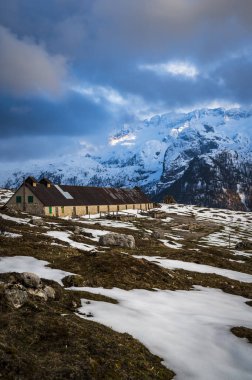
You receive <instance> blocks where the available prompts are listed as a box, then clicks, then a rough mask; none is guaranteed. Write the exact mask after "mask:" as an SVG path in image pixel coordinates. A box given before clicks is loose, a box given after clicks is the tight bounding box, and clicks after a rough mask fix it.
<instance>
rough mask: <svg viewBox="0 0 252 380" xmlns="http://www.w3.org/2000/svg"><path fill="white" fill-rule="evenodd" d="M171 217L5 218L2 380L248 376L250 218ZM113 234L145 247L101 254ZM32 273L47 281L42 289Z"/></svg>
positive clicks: (0, 231) (202, 212)
mask: <svg viewBox="0 0 252 380" xmlns="http://www.w3.org/2000/svg"><path fill="white" fill-rule="evenodd" d="M159 211H160V210H159ZM161 211H163V213H164V214H163V215H162V218H161V219H154V218H152V217H151V216H150V215H141V214H140V213H136V211H133V210H128V211H127V214H126V215H127V216H128V213H131V214H132V215H131V220H128V221H126V220H116V219H106V218H101V219H100V218H99V217H98V215H97V216H94V217H92V218H87V217H82V218H76V219H57V218H39V217H32V216H31V215H28V214H25V213H19V214H10V213H8V212H7V211H6V210H3V209H2V210H0V256H1V258H0V273H1V274H0V280H1V284H0V307H1V317H0V318H1V323H0V368H1V374H2V376H3V378H5V379H16V378H17V377H18V378H19V379H20V380H24V379H25V380H27V379H28V380H29V379H33V380H34V379H38V378H47V379H55V380H56V379H65V378H71V379H74V380H75V379H76V380H77V379H129V378H130V379H135V380H138V379H140V378H141V379H171V378H173V377H174V374H176V379H178V380H185V379H188V378H192V379H206V380H213V379H223V378H228V379H229V380H236V379H237V378H239V379H243V380H249V379H250V377H251V371H252V364H251V353H252V346H251V345H250V344H249V343H248V341H250V342H251V341H252V339H251V334H252V322H251V310H250V307H251V305H252V301H251V298H252V241H251V232H252V230H251V225H252V216H251V214H250V213H246V212H241V211H236V212H235V211H228V210H217V209H209V208H203V207H195V206H186V205H176V204H175V205H162V208H161ZM119 215H121V216H120V217H121V218H122V219H123V218H124V217H125V214H124V213H121V214H119ZM111 232H116V233H121V234H126V235H133V237H134V238H135V243H136V246H135V248H133V249H129V248H126V247H116V246H114V247H113V246H101V244H100V243H99V238H100V236H103V235H106V234H108V233H111ZM246 241H247V243H246V244H247V245H246V244H245V243H242V244H238V243H241V242H246ZM22 272H33V273H35V274H37V275H38V276H40V277H41V278H42V281H41V282H40V284H39V285H38V289H36V287H35V288H34V286H35V285H34V284H33V285H31V283H30V282H28V284H29V286H28V285H27V282H24V279H23V278H24V277H22V276H23V275H21V274H19V273H22ZM29 281H31V280H29ZM25 284H26V285H25ZM48 288H50V289H48ZM46 289H47V292H46ZM153 289H155V291H153ZM49 290H50V291H49ZM20 292H21V293H22V297H21V296H20V295H21V293H20ZM14 294H15V297H16V298H15V297H14ZM17 295H19V296H18V297H17ZM7 296H8V297H7ZM24 296H25V297H24ZM17 302H19V304H18V306H17ZM10 337H11V339H10ZM239 337H240V338H246V339H240V338H239ZM199 352H200V362H199ZM156 355H157V356H156ZM212 363H214V366H213V365H212Z"/></svg>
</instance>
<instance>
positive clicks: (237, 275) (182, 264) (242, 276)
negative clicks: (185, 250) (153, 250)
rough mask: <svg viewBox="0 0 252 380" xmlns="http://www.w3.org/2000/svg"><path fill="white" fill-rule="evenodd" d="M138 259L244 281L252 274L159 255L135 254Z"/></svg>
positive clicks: (251, 277) (249, 280)
mask: <svg viewBox="0 0 252 380" xmlns="http://www.w3.org/2000/svg"><path fill="white" fill-rule="evenodd" d="M133 257H135V258H136V259H145V260H148V261H151V262H153V263H154V264H157V265H159V266H161V267H163V268H166V269H184V270H188V271H190V272H199V273H215V274H218V275H220V276H224V277H228V278H230V279H232V280H236V281H242V282H249V283H250V282H251V283H252V275H251V274H247V273H242V272H236V271H233V270H229V269H222V268H217V267H212V266H210V265H203V264H196V263H191V262H186V261H180V260H170V259H164V258H162V257H158V256H136V255H133Z"/></svg>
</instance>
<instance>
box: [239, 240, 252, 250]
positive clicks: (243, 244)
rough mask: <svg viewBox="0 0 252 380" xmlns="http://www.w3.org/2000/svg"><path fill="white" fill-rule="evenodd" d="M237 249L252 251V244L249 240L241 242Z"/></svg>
mask: <svg viewBox="0 0 252 380" xmlns="http://www.w3.org/2000/svg"><path fill="white" fill-rule="evenodd" d="M235 249H238V250H245V249H248V250H250V249H252V242H251V241H248V240H244V241H240V242H239V243H237V244H236V246H235Z"/></svg>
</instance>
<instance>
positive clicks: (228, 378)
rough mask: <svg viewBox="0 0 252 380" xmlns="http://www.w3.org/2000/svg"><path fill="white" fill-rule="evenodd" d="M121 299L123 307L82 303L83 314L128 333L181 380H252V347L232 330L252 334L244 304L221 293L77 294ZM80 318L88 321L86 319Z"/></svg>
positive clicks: (112, 291)
mask: <svg viewBox="0 0 252 380" xmlns="http://www.w3.org/2000/svg"><path fill="white" fill-rule="evenodd" d="M73 289H77V290H84V291H88V292H91V293H96V294H97V293H99V294H102V295H104V296H107V297H111V298H114V299H117V300H118V301H119V304H111V303H107V302H98V301H90V302H91V303H90V304H88V305H87V304H86V302H85V301H86V300H83V301H82V307H81V308H80V312H81V313H86V314H88V313H92V314H93V315H94V318H93V320H94V321H96V322H98V323H102V324H104V325H106V326H109V327H112V328H113V329H114V330H116V331H118V332H121V333H129V334H131V335H133V337H135V338H136V339H139V340H140V341H141V342H142V343H143V344H144V345H145V346H146V347H147V348H148V349H149V350H150V351H151V352H152V353H153V354H156V355H158V356H160V357H161V358H163V359H164V364H165V365H166V366H167V367H168V368H171V369H173V370H174V371H175V372H176V374H177V376H176V379H177V380H190V379H191V380H202V379H204V380H216V379H221V380H237V379H242V380H251V373H252V361H251V357H252V345H249V344H248V343H247V342H246V341H245V340H242V339H239V338H237V337H235V336H234V335H233V334H232V333H231V332H230V331H229V330H230V328H231V327H233V326H246V327H250V328H252V320H251V310H250V308H249V306H247V305H246V304H245V301H247V300H246V299H245V298H242V297H239V296H233V295H230V294H226V293H223V292H222V291H220V290H216V289H209V288H201V287H197V290H198V291H196V290H194V291H175V292H174V291H169V290H158V291H155V292H151V291H147V290H139V289H135V290H131V291H125V290H122V289H116V288H114V289H103V288H73ZM80 317H82V318H85V317H84V316H83V315H80Z"/></svg>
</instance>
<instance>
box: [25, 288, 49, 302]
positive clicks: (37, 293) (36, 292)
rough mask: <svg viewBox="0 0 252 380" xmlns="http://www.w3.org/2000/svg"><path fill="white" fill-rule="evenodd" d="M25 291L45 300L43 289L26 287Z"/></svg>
mask: <svg viewBox="0 0 252 380" xmlns="http://www.w3.org/2000/svg"><path fill="white" fill-rule="evenodd" d="M27 293H29V294H31V295H32V296H36V297H40V298H43V299H44V300H45V301H47V295H46V294H45V292H44V290H43V289H32V288H29V289H27Z"/></svg>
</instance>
